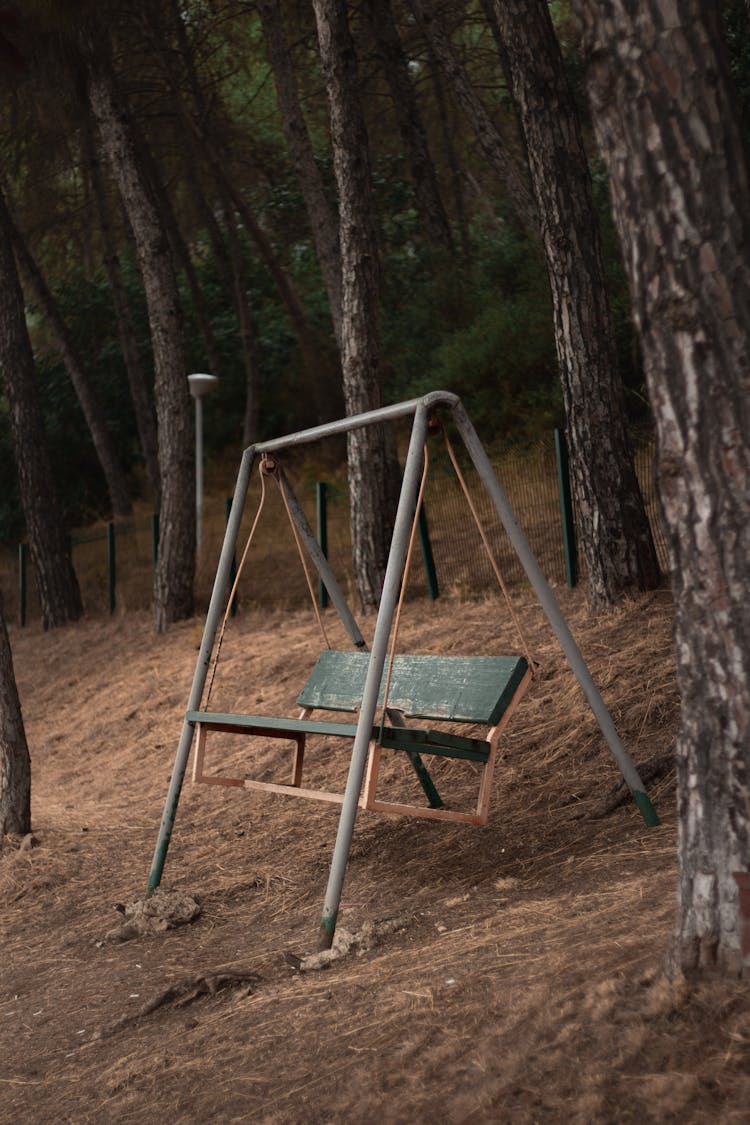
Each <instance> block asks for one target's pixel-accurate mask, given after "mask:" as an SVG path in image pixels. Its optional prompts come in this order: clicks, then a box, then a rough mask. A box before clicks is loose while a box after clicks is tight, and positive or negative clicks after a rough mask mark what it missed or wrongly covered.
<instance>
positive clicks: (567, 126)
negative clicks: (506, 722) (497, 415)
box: [494, 0, 660, 610]
mask: <svg viewBox="0 0 750 1125" xmlns="http://www.w3.org/2000/svg"><path fill="white" fill-rule="evenodd" d="M494 14H495V17H496V21H497V30H498V32H499V36H500V40H501V42H502V48H503V49H502V51H501V54H502V57H503V63H504V68H505V71H506V78H507V81H508V86H509V88H510V92H511V95H512V97H513V101H514V104H515V106H516V110H517V113H518V117H519V121H520V124H521V129H522V133H523V137H524V141H525V145H526V153H527V159H528V165H529V171H530V174H531V183H532V188H533V191H534V198H535V202H536V213H537V215H538V216H539V224H540V230H541V236H542V245H543V247H544V254H545V258H546V262H547V274H548V277H549V282H550V288H551V291H552V308H553V317H554V327H555V344H556V348H557V361H558V368H559V372H560V380H561V383H562V390H563V402H564V406H565V415H566V419H567V434H568V444H569V447H570V455H571V457H570V468H571V476H572V480H573V489H574V493H575V498H576V503H577V505H578V511H579V515H580V532H581V544H582V547H583V553H584V557H585V560H586V570H587V576H588V597H589V604H590V605H591V607H592V609H594V610H598V609H602V608H604V607H606V606H608V605H612V604H614V603H615V602H617V601H618V600H619V599H620V598H621V597H623V596H624V595H628V594H633V593H637V592H638V591H642V590H650V589H653V588H654V587H655V586H656V585H657V584H658V582H659V577H660V576H659V564H658V560H657V557H656V548H655V546H654V541H653V538H652V535H651V528H650V526H649V522H648V517H647V515H646V510H645V508H644V505H643V498H642V496H641V491H640V487H639V485H638V479H637V477H636V474H635V467H634V464H633V455H632V451H631V447H630V441H629V438H628V432H627V421H626V414H625V402H624V396H623V389H622V380H621V379H620V376H619V372H618V361H617V347H616V343H615V332H614V325H613V323H612V314H611V311H610V305H609V294H608V282H607V276H606V271H605V268H604V257H603V253H602V245H601V236H600V233H599V220H598V217H597V214H596V208H595V207H594V199H593V194H592V188H591V176H590V173H589V167H588V160H587V157H586V152H585V149H584V146H583V138H582V136H581V129H580V123H579V119H578V111H577V109H576V105H575V102H574V100H573V95H572V92H571V90H570V87H569V86H568V82H567V78H566V75H565V68H564V64H563V59H562V55H561V53H560V47H559V45H558V42H557V38H556V36H555V31H554V28H553V26H552V20H551V18H550V14H549V7H548V5H547V0H494Z"/></svg>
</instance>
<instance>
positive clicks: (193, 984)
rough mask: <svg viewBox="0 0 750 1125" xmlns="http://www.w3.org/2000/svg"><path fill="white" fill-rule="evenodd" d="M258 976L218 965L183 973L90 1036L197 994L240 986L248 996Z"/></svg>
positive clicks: (179, 1004) (178, 1004) (100, 1036)
mask: <svg viewBox="0 0 750 1125" xmlns="http://www.w3.org/2000/svg"><path fill="white" fill-rule="evenodd" d="M259 980H260V976H259V975H258V973H255V972H252V971H250V970H247V971H245V970H242V969H218V970H216V971H215V972H209V973H198V974H197V975H195V976H190V977H185V978H184V980H180V981H177V982H176V983H175V984H171V985H169V987H168V988H165V989H162V991H161V992H158V993H157V994H156V996H154V997H152V999H151V1000H148V1001H147V1002H146V1003H145V1004H142V1005H141V1007H140V1008H139V1009H138V1010H137V1011H136V1012H129V1013H128V1014H127V1015H124V1016H120V1018H119V1020H117V1021H116V1022H115V1023H113V1024H111V1025H110V1026H109V1027H108V1028H100V1029H99V1031H97V1032H96V1033H95V1035H94V1036H93V1038H94V1039H104V1038H105V1037H106V1036H108V1035H112V1034H113V1033H114V1032H115V1031H120V1030H122V1028H124V1027H129V1026H130V1025H131V1024H133V1023H136V1022H137V1021H138V1020H140V1019H143V1018H144V1017H145V1016H150V1015H152V1014H153V1013H154V1012H156V1011H158V1010H159V1008H163V1007H165V1006H166V1005H168V1004H169V1005H172V1006H173V1007H175V1008H185V1007H186V1006H187V1005H188V1004H192V1002H193V1001H194V1000H197V999H198V998H199V997H200V996H216V994H217V992H221V991H223V990H224V989H228V988H239V987H240V986H243V991H242V993H241V995H242V996H243V997H245V996H250V995H251V994H252V992H253V991H254V989H253V986H254V985H255V984H257V983H258V981H259Z"/></svg>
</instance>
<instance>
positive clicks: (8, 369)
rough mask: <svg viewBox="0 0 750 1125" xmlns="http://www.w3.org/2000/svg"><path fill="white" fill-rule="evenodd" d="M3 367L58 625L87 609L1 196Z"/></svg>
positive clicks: (44, 606) (43, 578)
mask: <svg viewBox="0 0 750 1125" xmlns="http://www.w3.org/2000/svg"><path fill="white" fill-rule="evenodd" d="M0 370H2V374H3V381H4V386H5V393H6V396H7V399H8V407H9V415H10V427H11V435H12V439H13V449H14V454H15V461H16V467H17V469H18V483H19V489H20V493H21V504H22V506H23V511H24V516H25V519H26V530H27V533H28V536H29V551H30V554H31V561H32V564H33V566H34V574H35V577H36V583H37V589H38V592H39V602H40V605H41V610H42V625H43V626H44V628H45V629H53V628H56V627H57V626H59V625H65V624H67V623H68V622H69V621H76V620H77V619H78V618H79V617H80V616H81V613H82V612H83V608H82V605H81V592H80V590H79V588H78V580H77V578H76V575H75V571H74V570H73V563H72V561H71V557H70V539H69V537H68V533H67V531H66V530H65V527H64V525H63V522H62V515H61V509H60V504H59V501H58V499H57V490H56V488H55V479H54V475H53V471H52V465H51V463H50V459H49V453H48V451H47V438H46V434H45V432H44V418H43V415H42V407H41V403H40V401H39V392H38V390H37V385H36V372H35V370H34V357H33V355H32V351H31V342H30V341H29V334H28V331H27V328H26V317H25V310H24V304H23V295H22V293H21V285H20V282H19V280H18V273H17V270H16V261H15V258H14V256H13V248H12V243H11V227H10V223H9V216H8V213H7V210H6V208H5V205H4V201H3V199H2V197H1V196H0Z"/></svg>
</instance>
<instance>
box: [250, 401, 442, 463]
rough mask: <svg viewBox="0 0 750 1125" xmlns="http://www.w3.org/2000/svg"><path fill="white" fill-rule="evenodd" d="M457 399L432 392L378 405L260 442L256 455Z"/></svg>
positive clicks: (407, 414) (288, 447)
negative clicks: (403, 400) (391, 403)
mask: <svg viewBox="0 0 750 1125" xmlns="http://www.w3.org/2000/svg"><path fill="white" fill-rule="evenodd" d="M458 401H459V400H458V397H457V396H456V395H454V394H451V392H450V391H432V392H431V393H430V394H428V395H424V396H423V397H422V398H413V399H410V400H409V401H408V402H399V403H396V404H395V405H393V406H381V407H380V408H379V409H378V410H370V411H368V412H367V413H365V414H355V415H353V416H351V417H349V418H341V419H339V420H338V421H336V422H325V423H324V424H323V425H322V426H314V427H313V428H312V429H310V430H300V431H299V432H298V433H296V434H287V436H286V437H280V438H273V439H272V440H271V441H264V442H260V443H259V444H258V445H256V446H255V447H254V448H255V452H256V453H259V454H260V453H273V452H275V451H278V450H281V449H291V448H292V447H293V446H297V445H305V444H308V443H309V442H312V441H319V440H320V439H321V438H325V437H332V436H333V435H334V434H345V433H348V432H349V430H358V429H360V428H361V427H364V426H372V425H373V424H374V423H376V422H393V421H395V420H396V419H397V418H406V417H408V416H409V415H410V414H415V413H416V411H417V409H418V408H419V407H420V406H424V407H426V408H427V409H428V410H433V409H434V408H435V407H437V406H447V407H450V408H452V407H454V406H455V404H456V403H457V402H458Z"/></svg>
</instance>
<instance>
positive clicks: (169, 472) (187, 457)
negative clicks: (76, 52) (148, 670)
mask: <svg viewBox="0 0 750 1125" xmlns="http://www.w3.org/2000/svg"><path fill="white" fill-rule="evenodd" d="M87 79H88V95H89V100H90V103H91V108H92V111H93V114H94V118H95V120H96V122H97V125H98V127H99V132H100V136H101V139H102V146H103V149H104V152H105V154H106V157H107V160H108V162H109V165H110V168H111V171H112V175H113V177H114V179H115V182H116V183H117V186H118V188H119V191H120V195H121V197H122V201H123V205H124V207H125V210H126V213H127V216H128V221H129V223H130V226H131V229H132V231H133V236H134V238H135V242H136V251H137V254H138V262H139V265H140V269H141V276H142V277H143V286H144V290H145V294H146V303H147V306H148V317H149V324H150V327H151V341H152V348H153V354H154V366H155V369H156V379H155V395H156V415H157V424H158V438H159V473H160V477H161V487H162V503H161V510H160V520H159V555H158V561H157V566H156V573H155V575H154V627H155V629H156V630H157V632H163V631H164V630H165V629H166V628H167V626H168V625H169V624H171V623H172V622H174V621H180V620H182V619H184V618H186V617H189V616H190V615H191V614H192V612H193V578H194V573H195V502H194V497H195V464H194V452H193V442H194V438H193V428H192V414H191V410H190V396H189V392H188V383H187V371H186V367H185V355H184V343H183V323H182V312H181V309H180V302H179V295H178V291H177V282H176V279H175V272H174V265H173V262H172V256H171V252H170V247H169V242H168V239H167V237H166V234H165V232H164V229H163V226H162V222H161V216H160V213H159V208H158V205H157V202H156V200H155V199H154V195H153V190H152V188H151V185H150V183H149V181H148V177H147V176H146V174H145V172H144V170H143V168H142V167H141V165H140V163H139V161H138V155H137V147H136V144H135V141H134V138H133V135H132V131H131V129H130V125H129V121H128V118H127V114H126V111H125V110H124V107H123V106H122V105H121V103H120V101H119V97H118V94H117V91H116V88H115V85H114V81H113V78H112V76H111V73H110V72H109V71H108V70H107V69H106V64H102V63H101V62H100V61H99V60H97V61H96V62H94V61H91V62H90V63H89V69H88V75H87Z"/></svg>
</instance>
